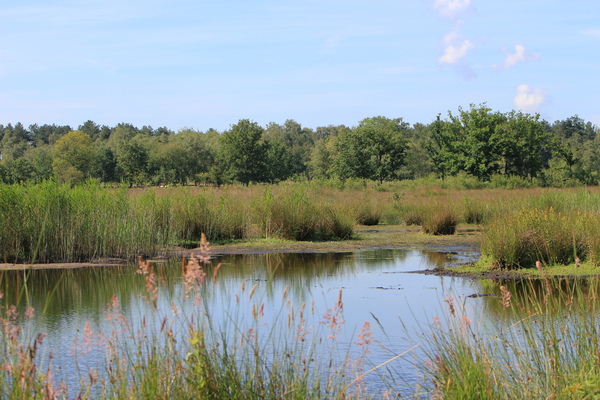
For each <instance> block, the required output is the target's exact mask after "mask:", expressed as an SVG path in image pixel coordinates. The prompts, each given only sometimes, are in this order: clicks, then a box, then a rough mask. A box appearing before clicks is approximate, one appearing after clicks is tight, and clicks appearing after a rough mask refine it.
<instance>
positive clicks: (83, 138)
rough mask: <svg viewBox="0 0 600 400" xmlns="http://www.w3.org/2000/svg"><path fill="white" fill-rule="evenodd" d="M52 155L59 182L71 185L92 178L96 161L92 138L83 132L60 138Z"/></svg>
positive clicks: (70, 133) (71, 133) (74, 132)
mask: <svg viewBox="0 0 600 400" xmlns="http://www.w3.org/2000/svg"><path fill="white" fill-rule="evenodd" d="M52 154H53V162H52V167H53V169H54V172H55V174H56V175H57V178H58V180H59V182H67V183H71V184H75V183H78V182H80V181H81V180H83V179H85V178H88V177H90V171H91V170H92V169H93V168H94V163H95V161H96V152H95V151H94V144H93V141H92V138H90V137H89V135H86V134H85V133H83V132H81V131H71V132H69V133H68V134H66V135H65V136H63V137H62V138H60V139H59V140H58V141H57V142H56V144H55V145H54V148H53V150H52Z"/></svg>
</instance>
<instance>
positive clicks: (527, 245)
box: [0, 182, 600, 399]
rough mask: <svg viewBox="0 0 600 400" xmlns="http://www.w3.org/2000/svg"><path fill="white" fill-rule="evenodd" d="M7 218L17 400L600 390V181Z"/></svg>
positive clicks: (6, 298) (236, 193)
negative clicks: (599, 318)
mask: <svg viewBox="0 0 600 400" xmlns="http://www.w3.org/2000/svg"><path fill="white" fill-rule="evenodd" d="M0 211H1V213H2V217H3V218H2V219H1V220H0V224H1V225H0V228H1V229H0V249H1V251H2V255H1V256H2V257H3V260H2V261H3V264H1V265H0V296H1V297H0V302H1V307H2V308H0V318H1V319H0V322H1V324H2V337H1V339H0V352H1V353H2V355H1V356H0V358H1V359H2V360H3V361H2V365H0V393H1V395H0V397H2V398H19V399H21V398H77V397H79V398H223V397H226V396H227V397H230V398H257V399H258V398H298V399H304V398H397V397H402V398H448V399H452V398H456V399H458V398H461V399H462V398H489V399H496V398H511V397H516V396H524V398H550V397H552V398H565V399H568V398H583V397H586V396H589V397H588V398H595V397H594V396H599V395H600V391H598V390H597V389H596V388H597V387H599V382H598V379H597V378H596V377H597V376H598V375H599V374H598V368H599V367H600V357H597V355H598V351H597V348H598V344H597V337H598V321H597V314H598V310H597V307H598V306H597V303H598V299H597V295H598V294H597V292H598V288H599V286H600V285H599V280H598V278H597V268H598V267H597V265H598V263H599V262H600V239H598V237H600V235H598V234H599V233H600V232H598V230H599V229H600V228H598V225H599V224H598V222H600V221H599V220H600V214H599V211H600V191H599V190H598V189H597V188H573V189H540V188H536V189H518V188H516V189H511V190H507V189H493V188H487V189H469V188H453V187H451V186H444V185H439V184H436V185H421V186H417V187H411V186H409V185H408V184H401V183H395V184H393V183H389V184H386V183H384V184H382V185H376V184H372V183H364V182H363V183H361V182H355V184H354V185H346V187H344V188H339V187H332V186H328V185H325V184H323V183H316V182H305V183H290V184H280V185H276V186H251V187H249V188H246V187H238V186H229V187H222V188H212V187H176V188H137V189H124V188H106V187H101V186H99V185H98V184H95V183H91V182H90V183H89V184H87V185H82V186H76V187H74V188H71V187H69V186H65V185H57V184H55V183H51V182H47V183H43V184H39V185H29V186H28V185H0ZM208 242H211V245H209V243H208Z"/></svg>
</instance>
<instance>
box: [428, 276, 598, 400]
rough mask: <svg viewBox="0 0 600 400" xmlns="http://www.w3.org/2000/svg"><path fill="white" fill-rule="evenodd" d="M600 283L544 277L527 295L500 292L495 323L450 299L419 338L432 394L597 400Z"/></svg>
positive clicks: (501, 289) (462, 301) (525, 288)
mask: <svg viewBox="0 0 600 400" xmlns="http://www.w3.org/2000/svg"><path fill="white" fill-rule="evenodd" d="M599 283H600V282H599V280H598V279H592V280H590V281H587V280H575V281H568V280H554V279H551V278H545V279H542V280H541V281H533V280H530V281H528V282H526V283H525V285H523V287H522V289H523V290H522V291H514V292H511V291H510V290H509V289H507V288H506V287H505V286H501V285H500V286H499V287H498V286H497V287H496V293H497V296H496V297H494V298H490V300H489V301H490V302H494V303H495V304H494V307H493V308H494V309H496V310H497V311H496V313H497V318H496V319H492V322H491V323H484V322H483V319H481V320H473V319H471V318H472V316H471V317H470V316H469V315H468V314H467V312H466V311H465V309H464V308H463V306H464V304H465V299H462V298H453V297H452V296H448V297H446V299H445V300H444V301H445V303H446V306H447V307H446V308H445V310H446V311H445V312H444V315H442V316H441V318H440V317H438V316H436V317H434V318H433V319H432V321H431V323H430V324H429V325H427V326H421V328H420V330H419V333H418V337H420V338H423V340H424V342H423V343H422V347H423V348H424V349H425V352H424V356H423V357H422V358H421V359H420V360H419V362H418V365H419V366H420V371H421V373H423V374H424V376H425V382H426V386H428V389H429V394H430V396H431V397H434V398H444V399H466V398H477V399H499V398H528V399H529V398H546V399H548V398H553V399H574V398H578V399H580V398H596V397H597V396H598V395H599V394H600V389H599V387H600V379H599V376H600V375H599V374H598V369H599V368H600V357H599V356H598V350H597V349H598V336H599V333H600V332H599V330H598V329H599V328H598V327H599V322H600V321H598V315H599V314H598V298H597V295H598V289H599V287H600V286H599ZM482 312H484V310H483V308H480V309H478V310H477V312H476V313H475V314H476V315H477V314H479V313H482ZM429 383H430V384H431V385H432V386H429V385H430V384H429Z"/></svg>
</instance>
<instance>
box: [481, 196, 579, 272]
mask: <svg viewBox="0 0 600 400" xmlns="http://www.w3.org/2000/svg"><path fill="white" fill-rule="evenodd" d="M481 250H482V253H484V254H486V255H490V256H491V257H492V258H493V259H494V260H495V261H494V264H495V266H496V267H498V268H501V269H516V268H526V267H533V266H534V265H535V262H536V261H541V262H543V263H544V264H549V265H554V264H565V265H568V264H570V263H573V262H575V259H576V258H577V257H580V259H584V258H585V257H586V255H587V246H586V241H585V237H584V235H583V232H582V231H581V229H580V225H579V224H578V222H577V218H574V216H573V214H567V215H565V214H563V213H561V212H557V211H555V210H554V208H552V207H550V208H549V209H546V210H540V209H533V210H525V209H523V210H522V211H520V212H515V213H510V214H508V215H503V216H498V217H497V218H496V219H494V220H493V221H492V222H491V223H489V224H488V225H487V226H486V228H485V231H484V234H483V237H482V242H481Z"/></svg>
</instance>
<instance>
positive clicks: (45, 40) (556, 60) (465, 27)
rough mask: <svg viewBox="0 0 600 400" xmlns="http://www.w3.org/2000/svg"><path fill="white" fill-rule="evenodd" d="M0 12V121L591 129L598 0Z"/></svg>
mask: <svg viewBox="0 0 600 400" xmlns="http://www.w3.org/2000/svg"><path fill="white" fill-rule="evenodd" d="M9 3H10V4H9ZM0 18H1V20H2V24H0V123H3V124H6V123H8V122H11V123H13V124H14V123H16V122H19V121H20V122H22V123H23V124H25V125H29V124H32V123H38V124H45V123H49V124H52V123H56V124H61V125H62V124H69V125H71V126H72V127H77V126H78V125H80V124H82V123H83V122H85V121H87V120H88V119H91V120H93V121H95V122H96V123H98V124H102V125H109V126H114V125H116V124H117V123H119V122H128V123H132V124H134V125H136V126H139V127H141V126H142V125H151V126H153V127H154V128H157V127H159V126H167V127H168V128H170V129H173V130H178V129H181V128H183V127H190V128H195V129H199V130H202V131H204V130H206V129H208V128H215V129H217V130H219V131H221V130H224V129H227V128H229V126H230V125H231V124H235V123H237V121H238V120H239V119H241V118H249V119H251V120H253V121H256V122H258V123H259V124H261V125H263V126H264V125H266V124H267V123H268V122H271V121H272V122H276V123H283V122H284V121H285V120H286V119H295V120H296V121H298V122H299V123H301V124H302V125H303V126H307V127H310V128H316V127H317V126H323V125H329V124H336V125H337V124H345V125H347V126H353V125H356V124H357V123H358V121H360V120H361V119H363V118H365V117H371V116H375V115H383V116H386V117H389V118H396V117H402V118H404V120H405V121H406V122H409V123H415V122H422V123H429V122H431V121H432V120H433V119H435V117H436V115H437V114H438V113H442V114H443V115H446V114H447V112H448V110H450V111H452V112H453V113H456V112H457V110H458V107H459V106H462V107H463V108H467V107H468V106H469V104H470V103H475V104H479V103H482V102H487V104H488V106H490V107H491V108H492V109H493V110H498V111H502V112H507V111H510V110H512V109H517V110H519V109H521V110H523V111H525V112H529V113H534V112H538V113H540V114H541V116H542V117H543V118H545V119H546V120H548V121H550V122H552V121H555V120H558V119H565V118H568V117H570V116H572V115H575V114H578V115H579V116H580V117H581V118H583V119H585V120H588V121H592V122H593V123H594V124H597V125H600V2H596V1H589V0H585V1H584V0H571V1H568V2H567V1H553V0H549V1H539V0H527V1H522V0H521V1H513V0H504V1H492V0H411V1H408V0H396V1H377V0H371V1H353V0H344V1H333V0H318V1H310V0H309V1H285V0H277V1H272V0H254V1H230V0H220V1H202V0H195V1H186V0H174V1H155V0H144V1H126V0H121V1H113V0H102V1H86V0H77V1H64V0H63V1H54V2H46V1H28V0H21V1H19V2H7V1H5V2H3V3H2V4H1V5H0Z"/></svg>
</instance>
